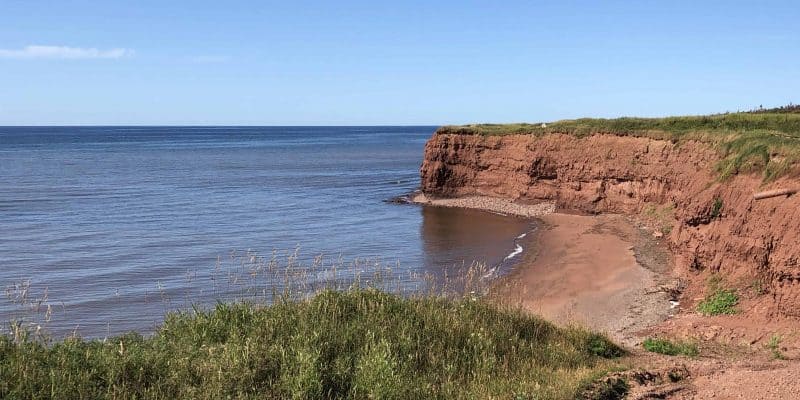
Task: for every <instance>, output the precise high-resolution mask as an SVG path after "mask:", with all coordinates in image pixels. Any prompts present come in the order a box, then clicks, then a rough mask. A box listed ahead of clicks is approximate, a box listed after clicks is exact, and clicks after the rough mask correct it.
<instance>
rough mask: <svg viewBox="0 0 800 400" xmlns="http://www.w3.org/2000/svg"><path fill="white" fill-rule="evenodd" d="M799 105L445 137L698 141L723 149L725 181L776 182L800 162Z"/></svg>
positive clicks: (467, 131) (472, 128)
mask: <svg viewBox="0 0 800 400" xmlns="http://www.w3.org/2000/svg"><path fill="white" fill-rule="evenodd" d="M797 110H798V107H797V106H793V105H790V106H786V107H780V108H774V109H769V110H767V109H757V110H753V111H750V112H737V113H725V114H717V115H700V116H683V117H666V118H631V117H624V118H615V119H603V118H581V119H572V120H562V121H556V122H551V123H546V124H543V123H536V124H475V125H464V126H445V127H442V128H440V129H439V131H438V132H439V133H452V134H462V135H485V136H493V135H512V134H521V135H537V136H541V135H545V134H550V133H561V134H570V135H575V136H578V137H585V136H589V135H593V134H612V135H619V136H635V137H647V138H652V139H659V140H670V141H672V142H675V143H678V142H681V141H686V140H696V141H701V142H704V143H708V144H710V145H711V146H712V147H714V148H716V149H718V150H719V152H720V153H721V157H722V161H721V162H720V163H719V165H718V166H717V170H718V172H719V174H720V176H721V177H722V178H726V177H729V176H731V175H735V174H738V173H740V172H744V171H751V170H758V171H763V174H764V178H765V179H767V180H769V179H775V178H777V177H779V176H780V175H781V174H784V173H785V172H787V170H788V168H789V166H791V165H793V164H794V163H795V162H797V161H798V160H800V112H798V111H797Z"/></svg>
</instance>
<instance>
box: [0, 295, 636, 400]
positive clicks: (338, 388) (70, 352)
mask: <svg viewBox="0 0 800 400" xmlns="http://www.w3.org/2000/svg"><path fill="white" fill-rule="evenodd" d="M621 354H622V350H621V349H620V348H619V347H617V346H616V345H614V344H613V343H611V342H610V341H609V340H608V339H607V338H605V337H604V336H601V335H598V334H594V333H591V332H588V331H585V330H582V329H577V328H559V327H556V326H554V325H553V324H551V323H548V322H546V321H544V320H542V319H540V318H537V317H534V316H530V315H527V314H524V313H523V312H522V311H518V310H505V309H500V308H497V307H495V306H492V305H490V304H487V303H486V302H483V301H481V300H477V301H475V300H446V299H442V298H439V297H419V298H410V299H408V298H401V297H398V296H395V295H390V294H386V293H383V292H379V291H375V290H355V291H351V292H344V293H342V292H333V291H326V292H322V293H320V294H318V295H317V296H315V297H314V298H312V299H310V300H308V301H301V302H293V301H281V302H278V303H277V304H274V305H272V306H256V305H252V304H220V305H217V306H216V308H214V309H213V310H210V311H203V310H195V311H192V312H182V313H176V314H171V315H169V316H168V317H167V318H166V320H165V322H164V324H163V326H161V327H160V328H159V329H158V331H157V332H156V333H155V334H154V335H153V336H151V337H142V336H140V335H138V334H130V335H126V336H122V337H117V338H112V339H109V340H104V341H100V340H89V341H85V340H81V339H68V340H64V341H62V342H58V343H52V344H48V343H42V342H37V341H32V340H15V339H13V338H11V337H7V336H2V337H0V398H3V399H50V398H64V399H104V398H115V399H164V398H169V399H224V398H236V399H263V398H275V399H278V398H280V399H283V398H297V399H331V398H342V399H364V398H376V399H378V398H381V399H407V398H409V399H415V398H448V399H450V398H454V399H459V398H490V397H491V398H512V396H515V395H517V396H524V397H523V398H536V399H561V398H574V397H576V396H577V395H578V394H579V391H580V390H581V388H583V387H585V385H586V382H587V381H591V380H592V379H593V378H595V377H597V376H599V375H603V374H605V373H606V372H608V371H609V370H611V369H614V368H618V365H619V364H618V362H617V361H616V360H614V359H613V358H614V357H617V356H619V355H621Z"/></svg>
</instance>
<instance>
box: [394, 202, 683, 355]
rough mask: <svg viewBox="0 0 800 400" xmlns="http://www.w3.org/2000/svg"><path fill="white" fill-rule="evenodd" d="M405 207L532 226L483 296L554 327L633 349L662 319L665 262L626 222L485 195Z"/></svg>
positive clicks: (665, 312)
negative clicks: (480, 213) (520, 220)
mask: <svg viewBox="0 0 800 400" xmlns="http://www.w3.org/2000/svg"><path fill="white" fill-rule="evenodd" d="M410 199H411V202H413V203H416V204H421V205H427V206H438V207H460V208H471V209H479V210H484V211H487V212H493V213H498V214H502V215H513V216H518V217H525V218H529V219H533V220H536V221H537V226H538V228H537V229H536V230H535V232H532V233H531V234H530V235H528V237H525V238H524V239H522V238H515V241H516V240H524V241H525V242H526V243H527V245H525V246H524V247H525V250H526V251H525V252H523V253H522V254H520V255H517V257H521V258H520V259H518V260H515V263H514V265H513V267H512V268H511V270H510V271H509V272H508V273H507V274H506V275H503V276H502V277H500V278H498V279H497V280H496V281H495V282H493V283H492V284H491V285H490V291H489V296H490V298H491V299H492V301H495V302H497V303H500V304H505V305H511V306H516V307H520V308H522V309H524V310H526V311H528V312H531V313H534V314H537V315H541V316H542V317H544V318H545V319H547V320H550V321H552V322H554V323H556V324H559V325H575V324H578V325H582V326H585V327H586V328H589V329H593V330H598V331H603V332H605V333H607V334H608V335H609V336H611V337H612V338H613V339H614V340H616V341H617V342H618V343H621V344H624V345H626V346H629V347H632V346H636V345H638V344H639V343H640V341H641V338H640V337H639V336H638V335H637V332H639V331H642V330H645V329H647V328H650V327H652V326H655V325H657V324H659V323H661V322H663V321H665V320H666V319H667V318H669V317H670V316H671V315H672V313H673V311H674V310H673V309H672V307H671V304H670V300H671V299H670V297H669V295H668V294H667V293H665V292H664V291H661V290H658V287H659V286H663V285H667V284H668V283H669V280H670V272H671V269H672V264H671V257H670V255H669V253H668V251H667V250H666V249H664V248H663V246H660V245H659V243H657V242H656V240H655V239H654V238H652V236H651V235H649V234H648V233H647V232H646V231H644V230H641V229H639V228H637V227H636V224H635V223H634V221H631V220H630V219H628V218H626V217H625V216H623V215H619V214H601V215H589V216H587V215H575V214H566V213H558V212H555V204H554V203H552V202H549V203H540V204H530V205H527V204H519V203H515V202H513V201H510V200H506V199H498V198H493V197H486V196H468V197H460V198H437V199H431V198H428V197H427V196H425V195H424V194H423V193H415V194H413V195H412V196H410Z"/></svg>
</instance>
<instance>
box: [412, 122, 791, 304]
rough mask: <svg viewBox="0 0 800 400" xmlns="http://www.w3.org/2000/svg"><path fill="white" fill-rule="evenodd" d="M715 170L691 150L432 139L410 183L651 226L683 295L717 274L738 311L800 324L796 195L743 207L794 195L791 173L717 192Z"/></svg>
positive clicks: (641, 143)
mask: <svg viewBox="0 0 800 400" xmlns="http://www.w3.org/2000/svg"><path fill="white" fill-rule="evenodd" d="M718 161H719V155H718V153H717V152H716V151H715V150H714V149H712V148H710V147H709V146H707V145H705V144H703V143H699V142H685V143H672V142H669V141H659V140H652V139H647V138H638V137H632V136H616V135H593V136H589V137H585V138H578V137H575V136H571V135H562V134H550V135H545V136H542V137H537V136H533V135H509V136H486V137H484V136H478V135H458V134H435V135H434V136H433V137H432V138H431V139H430V140H429V141H428V143H427V145H426V147H425V156H424V161H423V164H422V167H421V170H420V173H421V178H422V180H421V185H422V191H423V192H424V193H425V194H426V195H428V196H440V197H458V196H465V195H484V196H494V197H503V198H509V199H513V200H516V201H518V202H523V203H533V202H541V201H555V202H556V205H557V207H558V208H560V209H569V210H579V211H583V212H587V213H603V212H614V213H625V214H635V215H638V216H642V217H643V218H650V219H651V220H652V219H655V220H661V221H662V222H663V224H664V225H663V226H660V227H659V229H660V230H662V231H663V232H664V234H665V235H666V238H667V240H668V243H669V246H670V248H671V250H672V251H673V253H674V254H675V260H676V270H677V273H678V274H679V275H682V276H683V277H685V278H687V280H689V281H690V291H689V293H690V294H691V295H698V294H699V293H698V292H702V291H703V290H704V287H705V285H704V283H703V281H704V278H705V277H707V276H708V275H710V274H712V273H716V272H718V273H720V274H721V275H722V276H723V277H724V278H725V280H726V282H727V283H728V284H730V285H733V286H736V287H738V288H739V289H740V293H742V295H743V296H744V298H745V304H743V306H744V307H745V308H746V311H749V312H758V313H759V314H760V315H768V316H771V317H773V318H780V317H790V318H800V265H799V264H798V260H799V259H800V195H795V196H792V197H777V198H772V199H765V200H760V201H755V200H754V199H753V193H754V192H757V191H760V190H766V189H771V188H780V187H800V179H798V178H797V177H798V174H797V173H796V171H795V173H794V174H789V175H787V176H786V177H784V178H781V179H779V180H778V181H776V182H772V183H770V184H767V185H764V184H763V183H762V179H761V177H760V176H757V175H746V174H741V175H737V176H734V177H733V178H730V179H727V180H725V181H719V180H718V179H717V174H716V172H715V166H716V164H717V162H718ZM691 295H690V296H687V297H691V298H688V299H686V300H688V301H692V299H693V298H694V297H692V296H691Z"/></svg>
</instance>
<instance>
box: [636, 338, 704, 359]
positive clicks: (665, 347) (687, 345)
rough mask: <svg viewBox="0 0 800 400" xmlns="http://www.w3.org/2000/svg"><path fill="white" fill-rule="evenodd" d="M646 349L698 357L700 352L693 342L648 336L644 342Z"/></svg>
mask: <svg viewBox="0 0 800 400" xmlns="http://www.w3.org/2000/svg"><path fill="white" fill-rule="evenodd" d="M642 347H644V349H645V350H647V351H649V352H653V353H659V354H665V355H668V356H677V355H683V356H687V357H696V356H697V355H698V354H700V351H699V350H698V349H697V345H696V344H694V343H691V342H672V341H670V340H669V339H662V338H647V339H645V341H644V342H643V343H642Z"/></svg>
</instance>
